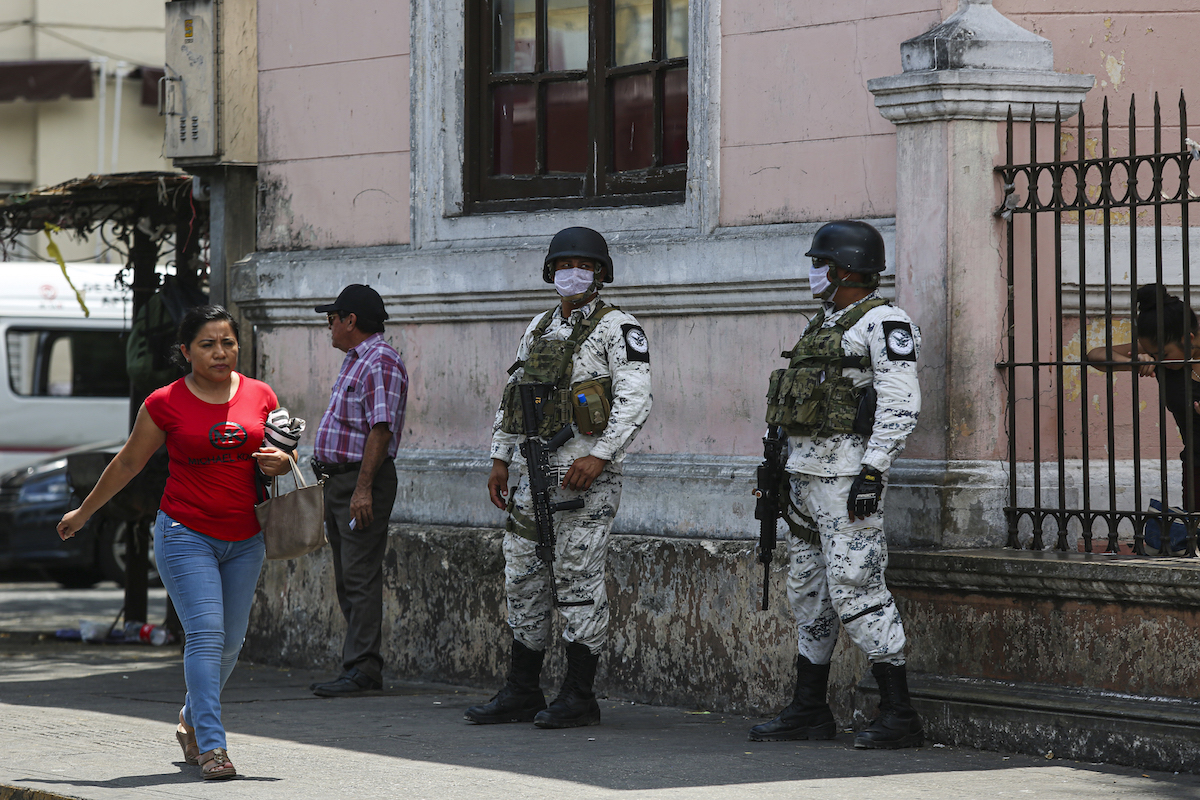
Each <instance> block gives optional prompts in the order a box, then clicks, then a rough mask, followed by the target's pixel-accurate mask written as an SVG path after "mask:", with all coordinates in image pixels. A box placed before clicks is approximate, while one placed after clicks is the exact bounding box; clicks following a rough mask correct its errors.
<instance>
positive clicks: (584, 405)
mask: <svg viewBox="0 0 1200 800" xmlns="http://www.w3.org/2000/svg"><path fill="white" fill-rule="evenodd" d="M611 393H612V380H611V379H610V378H605V379H600V380H590V381H580V382H579V383H577V384H575V385H574V386H572V387H571V410H572V411H573V412H574V418H575V426H576V427H577V428H579V432H580V433H581V434H583V435H584V436H599V435H600V434H601V433H603V432H604V428H605V427H606V426H607V425H608V416H609V413H610V412H611V411H612V401H610V400H609V395H610V394H611Z"/></svg>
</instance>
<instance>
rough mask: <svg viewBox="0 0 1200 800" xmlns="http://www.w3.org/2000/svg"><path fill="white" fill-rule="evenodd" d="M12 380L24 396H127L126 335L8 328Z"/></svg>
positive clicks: (16, 388) (112, 332)
mask: <svg viewBox="0 0 1200 800" xmlns="http://www.w3.org/2000/svg"><path fill="white" fill-rule="evenodd" d="M5 344H6V347H7V352H8V382H9V386H11V387H12V390H13V393H14V394H17V395H21V396H23V397H127V396H128V395H129V378H128V377H127V375H126V373H125V334H123V333H121V332H119V331H94V330H90V331H84V330H76V331H38V330H10V331H8V337H7V341H6V343H5Z"/></svg>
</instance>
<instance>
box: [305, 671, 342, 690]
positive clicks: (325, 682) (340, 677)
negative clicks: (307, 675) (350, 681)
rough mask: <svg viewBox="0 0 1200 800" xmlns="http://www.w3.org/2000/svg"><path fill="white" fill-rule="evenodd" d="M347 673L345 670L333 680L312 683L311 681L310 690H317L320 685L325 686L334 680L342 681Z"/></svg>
mask: <svg viewBox="0 0 1200 800" xmlns="http://www.w3.org/2000/svg"><path fill="white" fill-rule="evenodd" d="M346 675H347V673H345V672H343V673H342V674H341V675H338V676H337V677H336V678H334V679H333V680H332V681H313V682H312V683H310V684H309V685H308V690H309V691H310V692H311V691H313V690H315V689H316V688H317V687H318V686H324V685H326V684H329V683H333V682H334V681H340V680H341V679H342V678H344V677H346Z"/></svg>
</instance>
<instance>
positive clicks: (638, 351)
mask: <svg viewBox="0 0 1200 800" xmlns="http://www.w3.org/2000/svg"><path fill="white" fill-rule="evenodd" d="M621 338H623V339H624V340H625V358H626V359H628V360H629V361H644V362H646V363H647V364H649V363H650V342H648V341H647V340H646V332H645V331H644V330H642V328H641V326H639V325H622V326H621Z"/></svg>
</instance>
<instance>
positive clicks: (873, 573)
mask: <svg viewBox="0 0 1200 800" xmlns="http://www.w3.org/2000/svg"><path fill="white" fill-rule="evenodd" d="M878 297H879V295H878V293H877V292H871V293H870V294H869V295H868V296H867V297H865V298H863V299H862V300H859V301H858V302H856V303H852V304H851V305H849V306H847V307H846V308H843V309H840V310H835V309H834V307H833V305H832V304H829V303H827V304H826V305H825V319H824V321H823V322H822V328H825V327H831V326H833V325H834V324H835V323H836V322H837V320H838V319H839V318H840V317H841V316H842V315H844V314H846V313H848V312H849V311H851V310H852V309H854V308H855V307H856V306H857V305H859V303H864V302H867V301H869V300H871V299H874V298H878ZM842 348H843V350H844V351H845V354H846V355H847V356H862V355H869V356H870V359H871V368H870V369H858V368H853V367H847V368H846V369H845V371H844V374H845V375H847V376H848V377H850V378H851V379H852V380H853V383H854V386H855V387H856V388H862V387H865V386H869V385H873V386H874V388H875V390H876V391H877V392H878V395H879V400H878V406H877V408H876V412H875V425H874V428H873V429H872V432H871V436H870V438H869V439H868V438H866V437H864V436H861V435H859V434H855V433H839V434H834V435H832V436H826V437H816V436H792V437H789V445H790V455H789V457H788V462H787V471H788V472H789V473H790V474H791V476H792V479H791V493H792V502H793V503H794V505H795V507H796V508H797V509H798V510H799V512H800V514H799V517H800V519H799V522H800V523H801V527H802V528H803V529H804V530H803V532H802V533H801V535H799V536H797V535H795V534H791V535H789V537H788V549H789V570H788V582H787V593H788V601H789V602H790V603H791V606H792V612H793V613H794V615H795V618H796V627H797V631H798V634H799V652H800V655H802V656H804V657H805V658H807V659H808V660H809V661H810V662H812V663H813V664H828V663H829V660H830V657H831V656H832V655H833V648H834V645H835V644H836V643H837V634H838V624H837V623H838V620H839V619H840V621H841V624H842V627H844V628H845V629H846V632H847V633H848V634H849V635H850V638H851V639H852V640H853V641H854V643H855V644H856V645H858V647H859V648H860V649H861V650H862V651H863V652H864V653H866V654H867V656H868V658H870V660H871V661H872V663H888V664H896V665H900V664H903V663H904V644H905V638H904V627H903V624H902V623H901V620H900V612H899V611H898V610H897V608H896V604H895V601H894V599H893V598H892V595H891V593H890V592H889V591H888V589H887V586H886V585H885V584H884V580H883V573H884V570H885V569H886V568H887V540H886V538H885V537H884V534H883V508H882V503H881V505H880V508H879V510H878V511H876V513H875V514H872V515H871V516H869V517H867V518H866V519H865V520H864V519H858V520H855V521H854V522H851V521H850V519H849V515H848V514H847V511H846V501H847V498H848V496H849V492H850V485H851V484H852V483H853V482H854V478H855V476H857V475H858V474H859V472H860V471H861V470H862V468H863V467H864V466H869V467H874V468H875V469H877V470H879V471H880V472H882V473H884V474H885V475H886V473H887V471H888V469H889V467H890V466H891V464H892V460H893V459H895V458H896V456H897V455H898V454H899V453H900V451H901V450H903V449H904V442H905V439H906V438H907V437H908V435H909V434H910V433H911V432H912V430H913V429H914V428H915V427H916V424H917V414H918V413H919V412H920V409H921V390H920V387H919V386H918V384H917V357H918V355H919V354H920V348H921V331H920V329H919V328H917V326H916V325H914V324H913V323H912V320H911V319H910V318H909V316H908V315H907V314H906V313H904V311H902V310H900V309H898V308H895V307H894V306H890V305H883V306H879V307H877V308H873V309H871V310H870V311H868V312H867V313H866V314H865V315H863V317H862V319H860V320H859V321H858V322H857V323H856V324H855V325H854V326H853V327H851V328H850V329H849V330H847V331H846V333H845V335H844V336H843V338H842ZM885 494H886V490H885Z"/></svg>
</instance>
